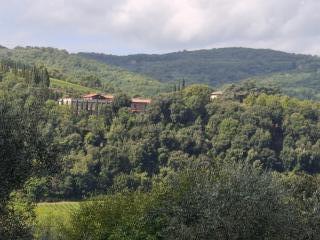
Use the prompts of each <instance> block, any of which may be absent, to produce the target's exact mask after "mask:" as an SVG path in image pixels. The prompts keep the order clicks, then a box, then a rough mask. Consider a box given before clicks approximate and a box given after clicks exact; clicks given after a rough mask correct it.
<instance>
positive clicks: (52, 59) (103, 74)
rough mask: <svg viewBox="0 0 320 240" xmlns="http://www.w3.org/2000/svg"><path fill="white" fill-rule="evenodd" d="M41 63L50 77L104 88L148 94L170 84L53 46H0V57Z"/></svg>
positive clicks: (90, 86)
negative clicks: (8, 47) (12, 47)
mask: <svg viewBox="0 0 320 240" xmlns="http://www.w3.org/2000/svg"><path fill="white" fill-rule="evenodd" d="M1 59H9V60H11V61H15V62H20V63H27V64H29V65H42V66H45V67H46V68H47V69H48V71H49V75H50V77H52V78H55V79H60V80H66V81H67V82H71V83H75V84H79V85H81V86H85V87H89V88H94V89H99V90H100V91H104V92H110V93H112V92H120V91H122V92H125V93H127V94H129V95H143V96H152V95H156V94H158V93H160V92H163V91H167V90H168V89H169V88H170V87H169V86H168V85H166V84H162V83H160V82H159V81H157V80H154V79H152V78H150V77H146V76H143V75H140V74H136V73H132V72H129V71H127V70H123V69H121V68H118V67H114V66H109V65H107V64H104V63H99V62H97V61H94V60H89V59H86V58H82V57H80V56H78V55H75V54H69V53H68V52H67V51H65V50H58V49H54V48H37V47H26V48H22V47H16V48H14V49H7V48H0V60H1Z"/></svg>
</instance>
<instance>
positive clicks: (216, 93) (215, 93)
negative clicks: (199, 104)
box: [211, 91, 223, 95]
mask: <svg viewBox="0 0 320 240" xmlns="http://www.w3.org/2000/svg"><path fill="white" fill-rule="evenodd" d="M222 94H223V92H222V91H217V92H213V93H211V95H222Z"/></svg>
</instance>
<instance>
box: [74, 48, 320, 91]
mask: <svg viewBox="0 0 320 240" xmlns="http://www.w3.org/2000/svg"><path fill="white" fill-rule="evenodd" d="M79 55H80V56H83V57H86V58H90V59H95V60H98V61H100V62H104V63H107V64H110V65H114V66H119V67H122V68H125V69H127V70H130V71H134V72H137V73H142V74H146V75H149V76H151V77H153V78H155V79H159V80H160V81H162V82H168V81H172V80H177V79H182V78H185V79H186V80H187V81H188V82H196V83H199V82H201V83H207V84H210V85H221V84H225V83H230V82H235V81H238V80H241V79H245V78H248V77H252V76H259V75H265V74H269V73H275V72H283V71H291V70H294V69H302V68H303V69H304V68H309V67H310V63H316V65H317V66H320V61H319V59H318V58H315V57H312V56H307V55H298V54H289V53H285V52H279V51H273V50H266V49H249V48H221V49H211V50H197V51H182V52H175V53H169V54H162V55H161V54H160V55H156V54H152V55H147V54H138V55H129V56H114V55H104V54H95V53H79Z"/></svg>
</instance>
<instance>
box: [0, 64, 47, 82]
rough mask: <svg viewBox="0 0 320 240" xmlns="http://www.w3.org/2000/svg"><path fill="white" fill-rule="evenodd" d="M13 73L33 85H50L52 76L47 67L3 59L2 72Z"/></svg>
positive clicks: (0, 69)
mask: <svg viewBox="0 0 320 240" xmlns="http://www.w3.org/2000/svg"><path fill="white" fill-rule="evenodd" d="M8 72H10V73H12V74H13V75H14V76H15V77H20V78H23V79H24V81H25V82H26V83H27V84H29V85H33V86H42V87H49V85H50V77H49V74H48V71H47V69H46V68H45V67H42V66H41V67H37V66H28V65H26V64H23V63H20V62H14V61H11V60H2V61H1V62H0V73H3V74H5V73H8Z"/></svg>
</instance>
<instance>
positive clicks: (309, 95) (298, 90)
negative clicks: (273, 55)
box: [248, 71, 320, 101]
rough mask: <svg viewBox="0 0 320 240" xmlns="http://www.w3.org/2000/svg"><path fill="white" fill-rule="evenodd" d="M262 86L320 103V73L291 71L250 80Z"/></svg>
mask: <svg viewBox="0 0 320 240" xmlns="http://www.w3.org/2000/svg"><path fill="white" fill-rule="evenodd" d="M248 80H249V81H254V82H257V83H258V85H260V86H273V87H277V88H279V89H281V91H282V93H284V94H286V95H288V96H292V97H297V98H302V99H311V100H317V101H320V73H319V72H318V71H291V72H283V73H275V74H269V75H265V76H257V77H252V78H249V79H248Z"/></svg>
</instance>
